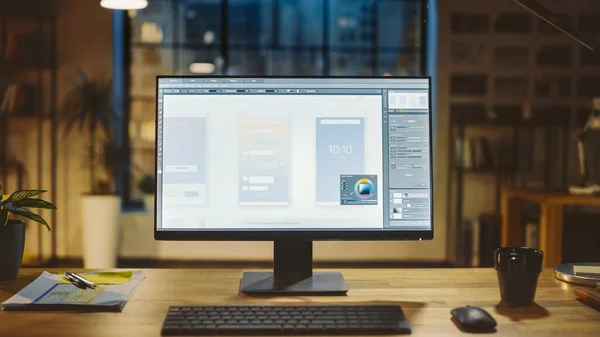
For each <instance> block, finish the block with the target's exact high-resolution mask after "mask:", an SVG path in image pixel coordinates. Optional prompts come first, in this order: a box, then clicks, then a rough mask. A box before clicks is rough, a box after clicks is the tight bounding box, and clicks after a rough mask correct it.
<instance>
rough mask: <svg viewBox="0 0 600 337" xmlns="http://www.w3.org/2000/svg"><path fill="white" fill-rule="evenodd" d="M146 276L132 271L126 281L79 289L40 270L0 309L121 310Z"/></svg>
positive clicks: (58, 277)
mask: <svg viewBox="0 0 600 337" xmlns="http://www.w3.org/2000/svg"><path fill="white" fill-rule="evenodd" d="M145 277H146V276H145V275H144V272H142V271H134V272H133V273H132V274H131V278H129V280H127V281H126V282H118V283H117V284H114V282H111V283H112V284H98V286H97V287H96V288H95V289H81V288H78V287H77V286H75V285H73V284H71V283H68V282H64V280H63V279H62V275H57V274H51V273H48V272H43V273H42V275H40V276H39V277H38V278H37V279H36V280H35V281H33V282H31V283H30V284H29V285H28V286H27V287H25V288H23V289H22V290H21V291H19V292H18V293H17V294H15V295H14V296H13V297H11V298H9V299H8V300H7V301H6V302H4V303H2V304H1V305H0V306H1V307H2V309H3V310H7V311H8V310H68V311H121V310H123V308H124V307H125V305H126V304H127V302H128V301H129V299H130V298H131V296H133V293H134V292H135V290H136V289H137V288H138V287H139V286H140V284H141V283H142V281H143V280H144V278H145Z"/></svg>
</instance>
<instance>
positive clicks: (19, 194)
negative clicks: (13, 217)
mask: <svg viewBox="0 0 600 337" xmlns="http://www.w3.org/2000/svg"><path fill="white" fill-rule="evenodd" d="M44 192H46V191H45V190H22V191H16V192H14V193H13V194H11V195H10V197H8V199H6V202H11V201H17V200H21V199H25V198H30V197H34V196H36V195H38V194H42V193H44Z"/></svg>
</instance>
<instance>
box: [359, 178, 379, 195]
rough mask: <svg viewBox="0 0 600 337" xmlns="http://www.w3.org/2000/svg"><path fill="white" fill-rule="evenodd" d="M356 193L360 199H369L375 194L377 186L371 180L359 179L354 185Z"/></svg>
mask: <svg viewBox="0 0 600 337" xmlns="http://www.w3.org/2000/svg"><path fill="white" fill-rule="evenodd" d="M354 193H355V194H356V195H357V196H358V197H359V198H360V199H369V198H370V197H372V196H373V194H374V193H375V184H373V182H372V181H371V180H370V179H367V178H362V179H359V180H358V181H357V182H356V184H355V185H354Z"/></svg>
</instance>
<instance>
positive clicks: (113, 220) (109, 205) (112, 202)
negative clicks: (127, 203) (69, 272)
mask: <svg viewBox="0 0 600 337" xmlns="http://www.w3.org/2000/svg"><path fill="white" fill-rule="evenodd" d="M81 201H82V202H81V215H82V216H81V220H82V224H83V265H84V267H85V268H93V269H108V268H115V267H116V266H117V254H118V249H119V218H120V215H121V198H120V197H119V196H116V195H84V196H83V197H82V199H81Z"/></svg>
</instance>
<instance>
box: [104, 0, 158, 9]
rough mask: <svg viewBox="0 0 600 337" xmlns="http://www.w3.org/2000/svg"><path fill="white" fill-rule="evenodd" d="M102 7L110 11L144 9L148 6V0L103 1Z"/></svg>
mask: <svg viewBox="0 0 600 337" xmlns="http://www.w3.org/2000/svg"><path fill="white" fill-rule="evenodd" d="M100 6H102V7H104V8H109V9H143V8H146V7H147V6H148V0H102V1H100Z"/></svg>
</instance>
